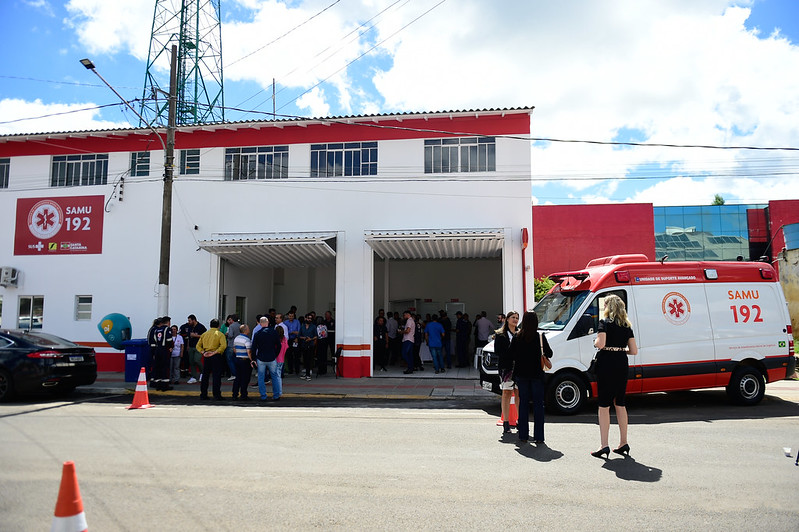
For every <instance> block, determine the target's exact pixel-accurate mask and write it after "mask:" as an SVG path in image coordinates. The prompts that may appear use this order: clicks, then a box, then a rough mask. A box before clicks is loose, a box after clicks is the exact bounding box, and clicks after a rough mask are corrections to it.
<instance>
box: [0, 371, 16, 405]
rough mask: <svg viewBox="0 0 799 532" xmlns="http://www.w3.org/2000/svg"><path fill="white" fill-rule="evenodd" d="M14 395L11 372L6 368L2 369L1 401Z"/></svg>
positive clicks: (0, 380)
mask: <svg viewBox="0 0 799 532" xmlns="http://www.w3.org/2000/svg"><path fill="white" fill-rule="evenodd" d="M13 395H14V382H13V381H12V380H11V374H10V373H9V372H7V371H6V370H4V369H0V401H6V400H8V399H10V398H11V397H12V396H13Z"/></svg>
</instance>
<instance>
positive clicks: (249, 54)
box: [227, 0, 341, 103]
mask: <svg viewBox="0 0 799 532" xmlns="http://www.w3.org/2000/svg"><path fill="white" fill-rule="evenodd" d="M339 2H341V0H335V2H333V3H332V4H330V5H329V6H327V7H326V8H324V9H323V10H321V11H319V12H318V13H316V14H314V15H312V16H310V17H309V18H307V19H305V20H304V21H302V22H300V23H299V24H297V25H296V26H294V27H293V28H291V29H290V30H288V31H287V32H285V33H283V34H282V35H280V36H279V37H276V38H275V39H273V40H271V41H269V42H268V43H266V44H265V45H263V46H261V47H260V48H257V49H255V50H253V51H252V52H250V53H248V54H246V55H243V56H242V57H239V58H238V59H236V60H235V61H233V62H231V63H228V64H227V67H228V68H229V67H231V66H233V65H235V64H236V63H238V62H239V61H243V60H244V59H247V58H248V57H250V56H251V55H253V54H256V53H258V52H260V51H261V50H263V49H264V48H266V47H267V46H271V45H273V44H275V43H276V42H277V41H279V40H280V39H282V38H283V37H285V36H286V35H288V34H290V33H292V32H293V31H295V30H297V29H299V28H300V27H302V26H304V25H305V24H307V23H309V22H310V21H312V20H313V19H315V18H316V17H318V16H319V15H321V14H322V13H324V12H325V11H327V10H328V9H330V8H331V7H333V6H334V5H336V4H338V3H339ZM256 94H257V93H256ZM250 98H252V96H251V97H250ZM248 100H249V98H248ZM245 101H247V100H245ZM242 103H244V102H242Z"/></svg>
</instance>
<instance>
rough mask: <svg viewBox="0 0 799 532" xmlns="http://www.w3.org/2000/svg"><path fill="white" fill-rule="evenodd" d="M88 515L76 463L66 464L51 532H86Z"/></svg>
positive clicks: (62, 472)
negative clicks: (76, 472)
mask: <svg viewBox="0 0 799 532" xmlns="http://www.w3.org/2000/svg"><path fill="white" fill-rule="evenodd" d="M87 530H89V526H88V525H87V524H86V514H84V513H83V499H81V498H80V488H79V487H78V477H77V476H76V475H75V462H64V467H63V469H62V471H61V487H59V488H58V500H57V501H56V503H55V515H54V517H53V526H52V527H50V532H86V531H87Z"/></svg>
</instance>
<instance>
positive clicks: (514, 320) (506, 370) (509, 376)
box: [494, 310, 519, 433]
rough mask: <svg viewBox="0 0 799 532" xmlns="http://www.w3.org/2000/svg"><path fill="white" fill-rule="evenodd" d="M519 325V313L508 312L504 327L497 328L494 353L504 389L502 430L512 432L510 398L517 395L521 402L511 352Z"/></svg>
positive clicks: (500, 384) (517, 402)
mask: <svg viewBox="0 0 799 532" xmlns="http://www.w3.org/2000/svg"><path fill="white" fill-rule="evenodd" d="M518 326H519V313H518V312H516V311H513V310H512V311H510V312H508V315H507V316H506V318H505V321H504V322H503V323H502V327H500V328H499V329H497V330H496V331H495V332H496V336H495V337H494V354H496V355H497V356H498V357H499V361H498V363H497V372H498V373H499V389H500V390H502V419H503V420H504V422H503V423H502V432H503V433H506V432H510V421H509V419H510V418H509V417H508V416H509V414H510V398H511V397H513V396H514V395H515V396H516V405H517V406H518V404H519V389H518V388H516V384H515V383H514V382H513V358H512V357H511V354H510V343H511V340H513V337H514V336H515V335H516V331H517V330H518Z"/></svg>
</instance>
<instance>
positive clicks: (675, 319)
mask: <svg viewBox="0 0 799 532" xmlns="http://www.w3.org/2000/svg"><path fill="white" fill-rule="evenodd" d="M661 311H662V312H663V317H665V318H666V319H667V320H668V321H669V322H671V323H673V324H674V325H683V324H684V323H685V322H687V321H688V318H690V317H691V304H690V303H689V302H688V299H687V298H686V297H685V296H684V295H682V294H681V293H679V292H669V293H668V294H666V297H664V298H663V302H662V303H661Z"/></svg>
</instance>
